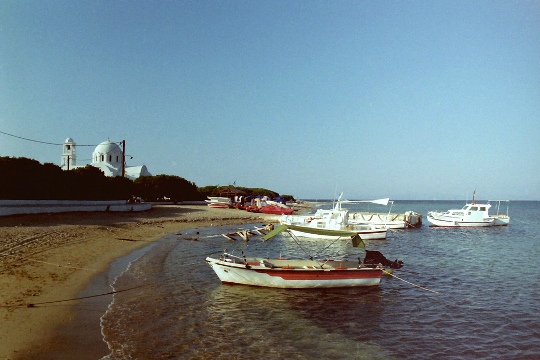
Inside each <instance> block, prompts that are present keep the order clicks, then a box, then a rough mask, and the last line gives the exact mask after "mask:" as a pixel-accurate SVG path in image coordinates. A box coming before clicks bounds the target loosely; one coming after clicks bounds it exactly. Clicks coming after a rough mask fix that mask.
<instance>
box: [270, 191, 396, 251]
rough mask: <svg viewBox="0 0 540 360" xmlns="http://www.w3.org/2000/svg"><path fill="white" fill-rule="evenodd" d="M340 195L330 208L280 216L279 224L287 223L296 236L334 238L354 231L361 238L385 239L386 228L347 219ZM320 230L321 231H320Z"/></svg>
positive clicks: (346, 210)
mask: <svg viewBox="0 0 540 360" xmlns="http://www.w3.org/2000/svg"><path fill="white" fill-rule="evenodd" d="M383 201H388V199H382V200H363V202H376V203H381V202H383ZM342 203H343V201H341V195H340V197H339V200H338V201H337V203H336V204H335V205H334V207H333V208H332V209H331V210H324V209H319V210H317V212H316V213H315V214H314V215H289V216H282V217H281V218H280V219H279V221H280V223H281V224H285V225H289V226H290V231H291V232H292V233H293V234H294V235H296V236H304V237H310V238H316V239H336V238H338V237H341V236H343V233H344V232H345V233H346V232H351V231H352V232H354V233H355V234H358V235H359V236H360V238H362V240H375V239H386V236H387V232H388V229H387V228H386V227H383V226H376V225H374V224H369V223H364V224H358V223H352V222H350V221H349V210H348V209H344V208H342V207H341V204H342ZM320 230H322V231H320Z"/></svg>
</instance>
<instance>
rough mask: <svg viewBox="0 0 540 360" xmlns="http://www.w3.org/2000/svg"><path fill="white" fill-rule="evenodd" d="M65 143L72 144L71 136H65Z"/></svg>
mask: <svg viewBox="0 0 540 360" xmlns="http://www.w3.org/2000/svg"><path fill="white" fill-rule="evenodd" d="M64 142H65V143H70V144H73V143H74V142H75V141H73V139H72V138H70V137H69V138H67V139H66V141H64Z"/></svg>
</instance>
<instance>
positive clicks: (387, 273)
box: [383, 269, 440, 294]
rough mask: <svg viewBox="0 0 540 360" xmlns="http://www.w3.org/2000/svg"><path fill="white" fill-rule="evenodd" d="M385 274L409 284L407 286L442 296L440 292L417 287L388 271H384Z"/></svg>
mask: <svg viewBox="0 0 540 360" xmlns="http://www.w3.org/2000/svg"><path fill="white" fill-rule="evenodd" d="M383 272H384V273H385V274H386V275H390V276H392V277H395V278H396V279H398V280H401V281H403V282H405V283H407V284H409V285H412V286H415V287H417V288H420V289H422V290H426V291H429V292H432V293H435V294H440V293H439V292H438V291H435V290H430V289H428V288H425V287H423V286H420V285H416V284H413V283H412V282H409V281H407V280H405V279H402V278H400V277H399V276H396V275H394V274H392V273H391V272H390V271H386V270H384V269H383Z"/></svg>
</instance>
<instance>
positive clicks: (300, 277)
mask: <svg viewBox="0 0 540 360" xmlns="http://www.w3.org/2000/svg"><path fill="white" fill-rule="evenodd" d="M283 231H287V232H288V231H289V226H288V225H280V226H278V227H277V228H275V229H274V230H273V231H271V232H270V233H268V234H266V235H265V236H264V237H263V238H264V239H265V240H269V239H271V238H272V237H274V236H276V235H277V234H279V233H281V232H283ZM291 236H292V237H293V238H294V235H291ZM343 236H344V239H345V240H348V239H349V237H350V239H351V240H352V243H353V246H355V247H364V246H365V245H364V243H363V242H362V240H361V239H360V238H359V237H358V235H356V234H355V233H354V232H348V233H346V234H344V235H343ZM205 261H206V262H207V263H208V264H209V265H210V266H211V267H212V269H213V270H214V272H215V273H216V275H217V276H218V278H219V279H220V280H221V282H222V283H224V284H241V285H251V286H263V287H274V288H290V289H305V288H334V287H358V286H376V285H378V284H379V283H380V281H381V277H382V275H383V272H384V271H385V270H384V268H385V267H390V268H392V269H399V268H401V267H402V266H403V262H401V261H398V260H395V261H393V262H392V261H389V260H388V259H386V258H385V257H384V256H383V255H382V254H381V253H380V252H378V251H369V250H366V256H365V258H364V260H363V261H360V259H359V261H358V262H355V261H347V260H339V261H336V260H330V259H326V260H317V259H315V258H314V257H313V256H309V259H285V258H282V257H280V258H279V259H269V258H262V257H246V256H241V257H240V256H235V255H232V254H229V253H223V254H222V255H221V256H219V257H218V258H215V257H212V256H209V257H207V258H206V259H205Z"/></svg>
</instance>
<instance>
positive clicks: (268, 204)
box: [244, 198, 294, 215]
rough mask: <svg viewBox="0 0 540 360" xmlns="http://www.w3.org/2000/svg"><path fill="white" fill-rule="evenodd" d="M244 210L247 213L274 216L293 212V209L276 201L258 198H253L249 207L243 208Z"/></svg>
mask: <svg viewBox="0 0 540 360" xmlns="http://www.w3.org/2000/svg"><path fill="white" fill-rule="evenodd" d="M244 209H245V210H246V211H249V212H257V213H263V214H275V215H290V214H292V213H293V211H294V210H293V208H290V207H288V206H287V205H285V204H282V203H279V202H277V201H272V200H261V199H259V198H254V199H253V200H252V201H251V203H250V204H249V205H245V206H244Z"/></svg>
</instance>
